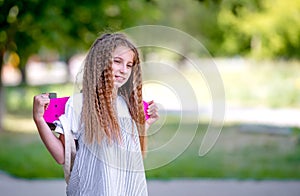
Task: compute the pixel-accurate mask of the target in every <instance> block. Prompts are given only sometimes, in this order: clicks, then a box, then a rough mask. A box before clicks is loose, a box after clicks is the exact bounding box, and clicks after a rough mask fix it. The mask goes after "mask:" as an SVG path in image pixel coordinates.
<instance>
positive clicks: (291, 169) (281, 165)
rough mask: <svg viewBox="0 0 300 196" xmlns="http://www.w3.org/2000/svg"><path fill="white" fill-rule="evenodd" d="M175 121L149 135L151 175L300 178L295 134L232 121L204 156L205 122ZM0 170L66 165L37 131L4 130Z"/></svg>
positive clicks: (28, 174) (37, 171)
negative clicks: (247, 128)
mask: <svg viewBox="0 0 300 196" xmlns="http://www.w3.org/2000/svg"><path fill="white" fill-rule="evenodd" d="M177 127H178V124H177V123H176V122H174V121H173V120H167V123H166V124H164V125H163V126H162V127H161V129H160V130H158V131H156V132H153V135H152V136H150V137H149V149H150V150H151V149H155V150H154V152H153V153H149V154H148V156H147V158H146V159H145V168H146V175H147V178H148V179H156V178H159V179H170V178H182V177H183V178H199V177H201V178H235V179H300V145H299V144H298V143H297V140H295V139H294V135H293V134H291V135H269V134H263V133H244V132H241V131H240V125H230V126H229V125H228V126H225V127H224V128H223V131H222V132H221V135H220V137H219V138H218V141H217V143H216V145H215V146H214V147H213V149H212V150H211V151H209V153H208V154H206V155H205V156H202V157H200V156H198V151H199V146H200V143H201V141H202V139H203V133H204V131H205V130H206V127H207V125H206V124H200V125H199V126H198V128H197V132H196V134H195V135H194V133H195V132H194V131H193V130H192V129H188V128H191V127H192V128H194V127H197V126H195V124H185V125H182V127H183V130H184V133H185V134H182V135H181V133H180V130H178V129H177ZM176 130H177V131H176ZM178 132H179V133H178ZM183 135H188V137H186V138H184V137H183ZM176 137H177V138H176ZM190 138H191V139H192V140H191V142H189V141H190V140H189V139H190ZM168 145H169V147H166V148H165V146H168ZM160 147H162V148H160ZM174 155H176V156H174ZM177 155H178V156H177ZM153 165H154V166H157V167H152V166H153ZM0 170H4V171H6V172H8V173H10V174H12V175H14V176H17V177H22V178H62V177H63V172H62V171H63V170H62V167H61V166H60V165H58V164H57V163H56V162H55V161H54V160H53V158H52V157H51V155H50V154H49V152H48V151H47V150H46V148H45V147H44V145H43V144H42V142H41V140H40V138H39V136H38V134H36V133H19V132H18V133H17V132H13V131H6V132H1V133H0Z"/></svg>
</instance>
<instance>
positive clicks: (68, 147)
mask: <svg viewBox="0 0 300 196" xmlns="http://www.w3.org/2000/svg"><path fill="white" fill-rule="evenodd" d="M59 120H60V122H61V125H62V127H63V130H64V137H65V163H64V165H63V167H64V176H65V181H66V183H68V182H69V179H70V174H71V171H72V167H73V163H74V159H75V155H76V146H75V141H74V138H73V135H72V133H71V129H70V124H69V123H70V122H69V121H68V119H67V118H66V116H65V115H61V116H60V117H59Z"/></svg>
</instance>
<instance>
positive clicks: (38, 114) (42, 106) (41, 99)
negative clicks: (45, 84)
mask: <svg viewBox="0 0 300 196" xmlns="http://www.w3.org/2000/svg"><path fill="white" fill-rule="evenodd" d="M49 103H50V99H49V94H48V93H45V94H40V95H36V96H34V98H33V110H32V113H33V119H34V120H35V121H37V120H40V119H43V115H44V112H45V110H46V109H47V107H48V105H49Z"/></svg>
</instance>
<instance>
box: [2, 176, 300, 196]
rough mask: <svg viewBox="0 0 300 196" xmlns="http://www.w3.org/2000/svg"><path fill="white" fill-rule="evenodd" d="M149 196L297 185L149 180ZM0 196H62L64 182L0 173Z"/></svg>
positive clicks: (241, 195) (228, 194) (289, 192)
mask: <svg viewBox="0 0 300 196" xmlns="http://www.w3.org/2000/svg"><path fill="white" fill-rule="evenodd" d="M148 189H149V196H160V195H162V196H169V195H172V196H201V195H205V196H268V195H270V196H299V195H300V181H249V180H247V181H237V180H210V179H178V180H170V181H160V180H149V181H148ZM0 195H1V196H19V195H20V196H41V195H42V196H53V195H55V196H60V195H62V196H64V195H65V182H64V180H61V179H59V180H24V179H16V178H12V177H10V176H8V175H5V174H3V173H0Z"/></svg>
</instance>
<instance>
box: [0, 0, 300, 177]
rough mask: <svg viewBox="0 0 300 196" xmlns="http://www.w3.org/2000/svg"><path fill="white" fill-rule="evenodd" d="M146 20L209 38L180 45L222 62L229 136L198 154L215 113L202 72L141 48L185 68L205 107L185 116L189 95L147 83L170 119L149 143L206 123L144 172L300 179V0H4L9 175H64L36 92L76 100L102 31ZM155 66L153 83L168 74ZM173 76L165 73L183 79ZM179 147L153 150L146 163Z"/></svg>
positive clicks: (0, 63)
mask: <svg viewBox="0 0 300 196" xmlns="http://www.w3.org/2000/svg"><path fill="white" fill-rule="evenodd" d="M147 24H151V25H164V26H170V27H172V28H176V29H178V30H180V31H183V32H185V33H187V34H189V35H191V36H192V37H194V38H195V39H197V40H198V41H199V42H201V43H202V44H203V46H205V48H206V49H207V50H208V52H209V53H210V55H211V56H207V55H206V56H203V54H202V53H200V52H197V51H189V46H185V45H182V48H183V49H185V48H186V54H192V55H193V59H194V60H195V61H197V62H200V64H201V63H202V64H203V65H205V63H206V62H207V60H210V61H213V62H214V63H215V65H216V67H217V68H218V71H219V73H220V76H221V78H222V81H223V85H224V89H225V97H224V99H225V100H226V106H225V107H226V115H225V119H224V127H223V129H222V132H221V135H220V137H219V138H218V140H217V142H216V144H215V145H214V147H213V148H212V149H211V151H210V152H209V153H207V154H206V155H205V156H199V155H198V151H199V146H200V144H201V141H202V139H203V135H204V132H205V130H206V129H207V127H208V126H209V120H210V114H211V99H212V97H211V91H210V90H209V88H208V85H207V84H206V81H205V77H203V78H201V77H199V76H198V75H197V74H196V73H195V72H192V71H190V70H191V69H189V62H188V61H187V60H186V59H184V58H182V56H181V55H174V54H172V53H170V52H169V51H165V50H155V49H153V48H148V49H147V48H146V49H141V52H142V55H143V60H144V61H146V62H149V61H150V60H155V62H160V63H162V62H163V63H165V64H168V65H172V66H173V67H175V68H176V70H178V71H179V72H180V73H182V75H183V76H184V77H185V78H186V80H187V81H188V82H189V84H190V85H191V86H192V88H193V89H195V96H196V98H197V101H198V111H199V121H198V122H195V121H191V122H181V121H180V119H181V117H180V116H179V115H178V114H179V113H178V112H176V111H180V110H181V102H189V100H188V99H187V100H180V99H179V98H178V96H177V95H176V92H174V90H172V88H171V87H169V86H166V85H161V84H160V83H155V82H145V84H144V88H145V89H144V97H145V99H147V100H150V99H154V100H157V101H158V103H159V104H160V105H161V107H162V108H163V111H162V112H163V114H164V115H163V118H162V119H163V122H160V123H158V125H156V127H155V126H154V127H152V133H157V134H158V135H157V137H155V134H154V137H153V138H149V139H150V140H149V146H150V148H151V145H154V146H155V145H157V144H163V143H165V142H167V141H169V140H170V138H172V137H173V136H174V134H175V133H176V130H177V129H178V126H179V125H180V126H182V127H184V128H185V130H186V135H191V134H193V132H192V131H194V129H195V127H196V130H197V131H196V132H195V134H194V136H193V140H192V141H191V142H190V144H189V145H188V146H185V147H186V149H181V148H182V146H181V145H180V144H179V143H178V144H174V145H173V146H172V149H171V150H173V151H177V152H182V153H180V155H179V156H178V157H176V159H174V160H172V161H171V162H170V163H168V164H165V165H162V166H161V167H159V168H155V169H150V170H148V171H146V174H147V178H148V179H170V178H218V179H219V178H221V179H228V178H234V179H299V178H300V76H299V73H300V52H299V51H300V1H299V0H292V1H282V0H223V1H222V0H198V1H197V0H172V1H171V0H166V1H158V0H125V1H124V0H114V1H94V0H90V1H83V0H73V1H67V0H43V1H41V0H19V1H10V0H0V54H1V57H0V68H1V78H0V81H1V83H0V105H1V110H0V170H2V171H4V172H6V173H9V174H11V175H13V176H17V177H22V178H62V177H63V171H62V169H61V167H60V166H58V165H57V164H56V163H55V162H54V160H53V159H52V158H51V156H50V154H49V153H48V152H47V151H46V149H45V147H44V146H43V144H42V142H41V140H40V139H39V136H38V134H37V130H36V128H35V126H34V123H33V121H32V100H33V96H34V95H35V94H39V93H42V92H57V94H58V96H60V97H62V96H70V95H72V93H73V92H75V91H78V89H77V88H78V87H77V86H76V85H74V84H76V75H77V73H78V72H79V71H80V70H81V65H82V61H83V59H84V56H85V54H86V52H87V51H88V49H89V47H90V45H91V44H92V43H93V41H94V40H95V39H96V37H97V36H99V35H100V34H101V33H103V32H109V31H120V30H123V29H126V28H129V27H134V26H138V25H147ZM133 39H134V38H133ZM174 42H176V40H174ZM148 64H149V63H146V64H145V67H147V70H150V71H149V72H144V73H143V74H144V78H147V77H149V76H151V74H152V75H153V72H154V74H155V72H158V73H163V71H164V70H152V71H151V67H150V66H149V65H148ZM145 70H146V69H145ZM158 75H159V74H158ZM161 75H162V74H160V76H161ZM172 76H173V75H172V74H171V75H170V74H169V75H168V74H166V75H165V77H167V78H170V80H175V81H176V78H174V77H172ZM157 81H159V78H158V79H157ZM178 85H179V84H178ZM166 114H168V115H166ZM181 137H183V138H184V137H185V136H184V134H183V135H182V136H181ZM171 150H170V149H169V151H163V152H160V153H157V154H156V155H155V156H154V155H153V156H152V155H151V156H150V157H148V158H147V159H146V160H145V165H151V161H153V160H159V159H160V158H163V157H165V156H166V154H168V153H173V152H171ZM151 159H152V160H151Z"/></svg>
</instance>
